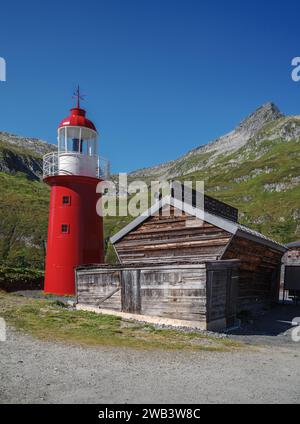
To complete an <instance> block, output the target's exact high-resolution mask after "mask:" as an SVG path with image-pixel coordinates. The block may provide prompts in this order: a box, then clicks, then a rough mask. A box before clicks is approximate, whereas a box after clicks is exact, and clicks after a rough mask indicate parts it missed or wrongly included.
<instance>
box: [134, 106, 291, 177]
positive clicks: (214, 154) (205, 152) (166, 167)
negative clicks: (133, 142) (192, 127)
mask: <svg viewBox="0 0 300 424" xmlns="http://www.w3.org/2000/svg"><path fill="white" fill-rule="evenodd" d="M283 117H284V115H283V114H282V113H281V112H280V110H279V109H278V107H277V106H276V105H275V104H274V103H271V102H270V103H266V104H265V105H263V106H261V107H259V108H258V109H257V110H256V111H255V112H253V113H251V115H249V116H248V117H247V118H245V119H244V120H243V121H242V122H241V123H240V124H239V125H238V126H237V127H236V128H235V129H234V130H232V131H231V132H229V133H228V134H225V135H223V136H221V137H219V138H218V139H216V140H213V141H211V142H209V143H207V144H205V145H203V146H199V147H196V148H195V149H193V150H191V151H189V152H188V153H186V154H185V155H184V156H182V157H180V158H179V159H177V160H173V161H170V162H166V163H163V164H161V165H157V166H154V167H150V168H143V169H139V170H137V171H134V172H132V173H131V174H130V176H132V177H152V176H159V177H161V178H165V179H169V178H175V177H178V176H181V175H184V174H188V173H191V172H195V171H198V170H200V169H202V168H203V165H204V166H205V167H210V166H212V165H213V164H214V163H215V162H216V161H217V160H218V158H219V157H220V156H221V155H227V154H229V153H232V152H235V151H237V150H239V149H240V148H241V147H243V146H245V144H247V142H248V141H249V140H251V139H252V138H253V137H255V136H256V135H257V134H258V133H259V131H260V130H261V129H262V128H263V127H264V126H265V125H266V124H267V123H269V122H273V121H276V120H278V119H280V118H283ZM204 162H205V163H204Z"/></svg>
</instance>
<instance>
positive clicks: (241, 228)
mask: <svg viewBox="0 0 300 424" xmlns="http://www.w3.org/2000/svg"><path fill="white" fill-rule="evenodd" d="M165 205H171V206H174V207H175V208H177V209H179V210H182V211H184V212H186V213H188V214H189V215H192V216H195V217H197V218H199V219H201V220H203V221H206V222H208V223H209V224H212V225H215V226H216V227H219V228H222V229H223V230H225V231H227V232H228V233H230V234H232V235H236V236H239V237H242V238H245V239H248V240H252V241H255V242H257V243H260V244H264V245H266V246H268V247H271V248H273V249H275V250H278V251H280V252H285V251H286V250H287V247H285V246H284V245H283V244H280V243H278V242H276V241H275V240H272V239H271V238H269V237H266V236H264V235H263V234H261V233H259V232H258V231H255V230H252V229H250V228H248V227H246V226H245V225H242V224H239V223H238V222H234V221H231V220H229V219H226V218H224V217H223V216H218V215H215V214H213V213H211V212H208V211H207V210H205V207H204V208H199V207H197V208H196V207H194V206H193V205H192V204H189V203H187V202H182V201H180V200H178V199H177V198H175V197H173V196H172V195H171V196H166V197H164V198H162V199H161V200H160V201H158V202H157V203H155V204H154V205H153V206H152V207H151V208H149V209H148V210H146V211H145V212H143V213H142V214H141V215H140V216H138V217H137V218H135V219H134V220H133V221H132V222H130V223H129V224H128V225H126V226H125V227H124V228H122V229H121V230H120V231H119V232H118V233H117V234H115V235H114V236H113V237H111V239H110V241H111V242H112V243H113V244H115V243H117V242H118V241H120V240H121V239H122V238H123V237H124V236H125V235H126V234H128V233H129V232H130V231H132V230H134V229H135V228H136V227H138V226H139V225H141V224H142V223H143V222H144V221H146V219H148V218H149V217H150V216H152V215H154V214H155V213H156V212H158V211H159V210H160V209H161V208H162V207H164V206H165Z"/></svg>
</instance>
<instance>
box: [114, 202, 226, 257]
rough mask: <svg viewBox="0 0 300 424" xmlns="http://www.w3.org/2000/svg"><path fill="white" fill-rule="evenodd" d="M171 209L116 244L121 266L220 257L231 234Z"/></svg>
mask: <svg viewBox="0 0 300 424" xmlns="http://www.w3.org/2000/svg"><path fill="white" fill-rule="evenodd" d="M178 212H179V211H178V210H176V209H175V208H174V207H170V213H169V215H167V216H165V215H163V214H162V212H161V211H160V212H157V213H156V214H155V215H153V216H151V217H149V219H147V220H146V221H144V223H142V224H141V225H140V226H139V227H138V228H135V229H134V230H132V231H131V232H130V233H128V234H127V235H126V236H124V237H123V238H122V239H121V240H120V241H119V242H117V243H115V248H116V251H117V253H118V256H119V259H120V261H121V263H134V262H143V263H148V262H158V263H159V262H172V261H174V262H177V263H178V262H180V261H187V260H191V261H203V260H214V259H216V258H218V257H220V256H221V255H222V253H223V251H224V249H225V247H226V245H227V244H228V242H229V241H230V239H231V234H229V233H228V232H226V231H224V230H222V229H220V228H218V227H215V226H213V225H211V224H208V223H206V222H203V221H201V220H199V219H197V218H196V217H194V216H190V215H188V214H185V213H183V214H182V216H177V213H178Z"/></svg>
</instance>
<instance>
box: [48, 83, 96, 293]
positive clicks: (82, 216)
mask: <svg viewBox="0 0 300 424" xmlns="http://www.w3.org/2000/svg"><path fill="white" fill-rule="evenodd" d="M76 96H77V107H75V108H73V109H71V114H70V116H69V117H67V118H65V119H63V120H62V121H61V123H60V124H59V127H58V151H57V152H55V153H50V154H47V155H45V156H44V161H43V171H44V181H45V183H47V184H48V185H49V186H50V187H51V195H50V209H49V223H48V238H47V251H46V271H45V287H44V290H45V292H48V293H55V294H61V295H72V294H74V293H75V273H74V269H75V267H76V266H78V265H82V264H89V263H101V262H104V246H103V221H102V218H101V217H100V216H98V215H97V212H96V203H97V201H98V198H99V194H97V193H96V186H97V184H98V183H99V182H100V181H101V176H100V175H101V172H100V166H99V164H100V161H99V157H98V156H97V136H98V134H97V130H96V127H95V126H94V124H93V123H92V122H91V121H90V120H89V119H87V118H86V112H85V110H83V109H81V108H80V99H81V97H80V93H79V88H78V90H77V92H76Z"/></svg>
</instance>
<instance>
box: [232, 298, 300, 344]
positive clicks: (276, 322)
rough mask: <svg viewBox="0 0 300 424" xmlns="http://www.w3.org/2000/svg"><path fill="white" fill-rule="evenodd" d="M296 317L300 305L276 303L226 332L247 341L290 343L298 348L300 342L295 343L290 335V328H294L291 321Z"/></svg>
mask: <svg viewBox="0 0 300 424" xmlns="http://www.w3.org/2000/svg"><path fill="white" fill-rule="evenodd" d="M298 317H300V305H298V306H296V305H295V304H293V303H286V304H285V305H283V304H278V305H276V306H275V307H274V308H272V309H271V310H269V311H267V312H265V314H263V315H261V316H259V317H256V318H255V319H253V320H249V321H248V322H244V323H242V325H241V328H237V329H234V330H232V331H228V332H227V334H229V335H230V336H233V338H237V339H238V340H241V341H244V342H248V343H254V344H256V343H261V344H265V343H267V344H279V345H288V344H291V345H293V346H294V347H296V345H298V346H297V347H299V348H300V343H295V342H294V341H293V340H292V337H291V332H292V329H293V328H295V327H294V325H293V324H292V321H293V320H294V319H295V318H298ZM235 336H237V337H235Z"/></svg>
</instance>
